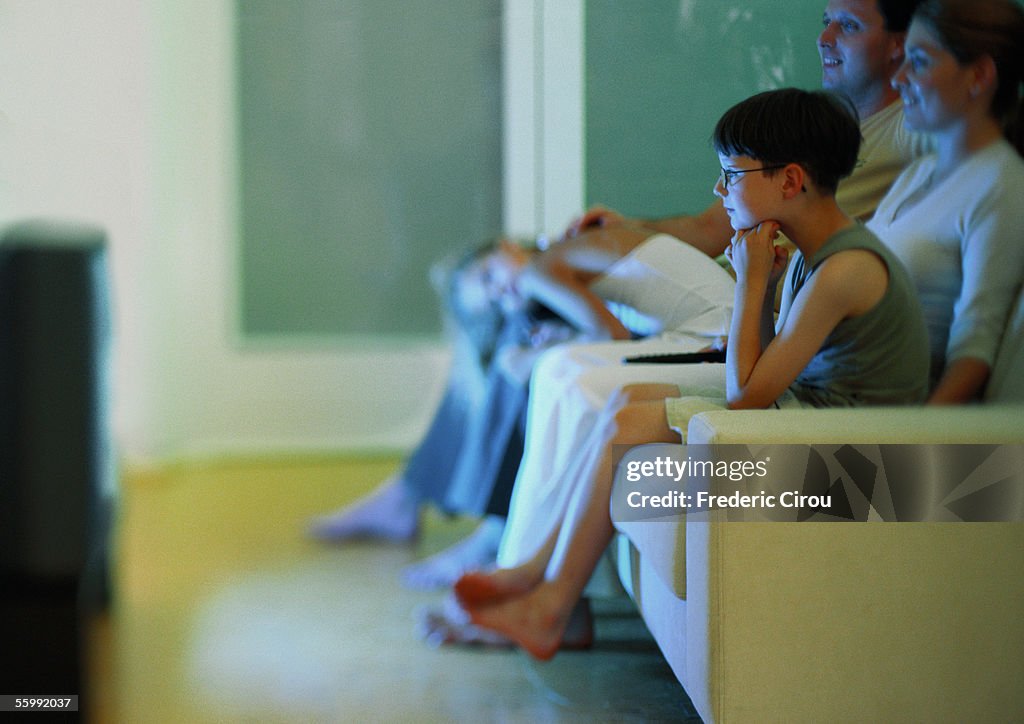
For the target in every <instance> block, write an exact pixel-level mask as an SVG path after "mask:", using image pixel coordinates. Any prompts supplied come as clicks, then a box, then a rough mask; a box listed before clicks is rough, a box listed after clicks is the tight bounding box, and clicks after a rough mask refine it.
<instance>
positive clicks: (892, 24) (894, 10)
mask: <svg viewBox="0 0 1024 724" xmlns="http://www.w3.org/2000/svg"><path fill="white" fill-rule="evenodd" d="M920 4H921V0H878V12H880V13H881V14H882V18H883V19H884V20H885V29H886V30H888V31H889V32H890V33H905V32H907V28H909V27H910V19H911V18H912V17H913V16H914V11H915V10H917V6H918V5H920Z"/></svg>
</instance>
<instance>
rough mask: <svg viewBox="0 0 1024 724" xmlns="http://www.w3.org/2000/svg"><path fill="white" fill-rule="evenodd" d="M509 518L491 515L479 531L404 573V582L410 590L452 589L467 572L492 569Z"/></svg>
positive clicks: (405, 570) (477, 529)
mask: <svg viewBox="0 0 1024 724" xmlns="http://www.w3.org/2000/svg"><path fill="white" fill-rule="evenodd" d="M504 529H505V519H504V518H501V517H498V516H494V515H492V516H488V517H486V518H484V520H483V521H482V522H481V523H480V525H478V526H477V528H476V530H475V531H473V532H472V533H470V534H469V536H467V537H466V538H463V539H462V540H460V541H459V542H458V543H456V544H455V545H453V546H450V547H449V548H445V549H444V550H443V551H441V552H440V553H435V554H434V555H432V556H430V557H429V558H426V559H424V560H422V561H419V562H418V563H413V564H412V565H408V566H406V567H405V568H404V569H403V570H402V582H403V583H404V584H405V585H406V586H408V587H409V588H415V589H419V590H432V589H435V588H449V587H451V585H452V584H453V583H455V581H457V580H458V579H459V576H461V575H462V574H463V573H465V572H466V571H468V570H470V569H473V568H479V567H481V566H489V565H492V564H493V563H494V560H495V558H496V557H497V555H498V544H499V543H501V533H502V531H503V530H504Z"/></svg>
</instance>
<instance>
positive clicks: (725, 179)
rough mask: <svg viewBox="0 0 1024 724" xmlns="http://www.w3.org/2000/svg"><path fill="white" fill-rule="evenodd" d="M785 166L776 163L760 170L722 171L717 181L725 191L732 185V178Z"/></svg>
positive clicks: (784, 165)
mask: <svg viewBox="0 0 1024 724" xmlns="http://www.w3.org/2000/svg"><path fill="white" fill-rule="evenodd" d="M786 165H787V164H784V163H777V164H775V165H774V166H762V167H761V168H739V169H735V170H726V169H724V168H723V169H722V175H721V176H719V177H718V180H719V181H720V182H721V183H722V188H723V189H727V188H729V187H730V186H732V185H733V183H734V181H733V178H734V177H736V176H739V175H740V174H741V173H750V172H751V171H774V170H775V169H777V168H785V167H786ZM719 168H721V166H719Z"/></svg>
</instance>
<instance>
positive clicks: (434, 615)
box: [416, 597, 594, 658]
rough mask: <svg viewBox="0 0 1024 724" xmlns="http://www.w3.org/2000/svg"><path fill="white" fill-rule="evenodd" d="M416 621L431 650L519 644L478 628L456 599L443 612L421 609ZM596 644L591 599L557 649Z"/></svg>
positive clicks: (578, 609) (583, 602)
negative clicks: (449, 646)
mask: <svg viewBox="0 0 1024 724" xmlns="http://www.w3.org/2000/svg"><path fill="white" fill-rule="evenodd" d="M416 619H417V621H416V627H417V631H418V632H419V635H420V637H421V638H422V639H423V640H424V641H426V642H427V643H428V644H430V645H431V646H444V645H453V644H454V645H460V646H488V647H495V648H509V647H512V646H515V645H516V642H515V641H513V640H512V639H510V638H508V637H506V636H504V635H502V634H500V633H498V632H497V631H493V630H491V629H487V628H484V627H483V626H478V625H476V624H474V623H473V622H472V621H471V620H470V615H469V614H468V613H466V611H464V610H463V609H462V608H460V607H459V605H458V603H457V602H456V601H455V599H454V598H452V597H448V598H446V599H445V601H444V604H443V605H442V606H441V608H422V609H419V610H418V611H417V612H416ZM593 640H594V625H593V619H592V617H591V613H590V606H589V604H588V602H587V599H581V600H580V602H579V603H578V604H577V606H576V607H575V608H574V609H573V611H572V614H571V615H570V619H569V623H568V625H567V626H566V628H565V632H564V633H563V635H562V638H561V641H560V643H559V644H558V645H557V647H556V648H558V649H562V650H582V649H588V648H590V646H591V645H592V644H593ZM552 655H554V652H552ZM548 658H550V656H549V657H548Z"/></svg>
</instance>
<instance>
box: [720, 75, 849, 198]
mask: <svg viewBox="0 0 1024 724" xmlns="http://www.w3.org/2000/svg"><path fill="white" fill-rule="evenodd" d="M860 141H861V135H860V125H859V123H858V121H857V111H856V110H855V109H854V107H853V105H852V104H851V103H850V102H849V101H848V100H846V99H845V98H843V97H842V96H839V95H836V94H833V93H829V92H827V91H805V90H799V89H797V88H784V89H782V90H774V91H767V92H765V93H759V94H757V95H756V96H752V97H750V98H748V99H747V100H745V101H742V102H740V103H738V104H736V105H735V106H733V107H732V108H730V109H729V110H728V111H726V112H725V115H723V116H722V117H721V119H719V121H718V124H717V125H716V126H715V132H714V134H713V135H712V137H711V142H712V144H713V145H714V147H715V150H716V151H717V152H718V153H720V154H722V155H723V156H749V157H750V158H752V159H755V160H757V161H760V162H761V163H763V164H765V165H775V164H778V165H785V164H787V163H796V164H799V165H800V166H802V167H803V168H804V170H805V171H806V172H807V174H808V175H809V176H810V177H811V180H812V181H813V182H814V183H815V184H816V185H817V186H818V187H819V188H820V189H822V190H823V191H828V192H830V193H835V191H836V188H837V187H838V186H839V180H840V179H842V178H844V177H846V176H849V175H850V173H851V172H852V171H853V167H854V166H855V165H856V163H857V153H858V152H859V150H860Z"/></svg>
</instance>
